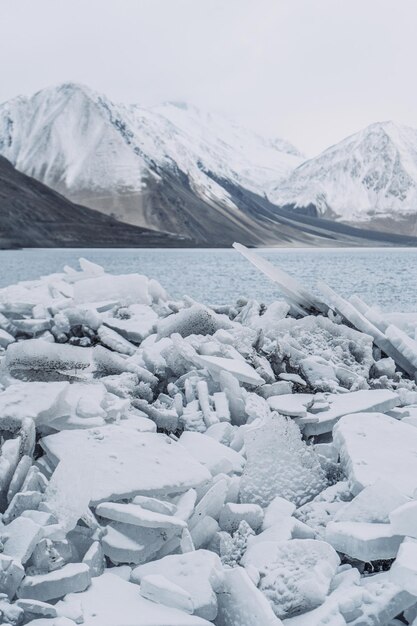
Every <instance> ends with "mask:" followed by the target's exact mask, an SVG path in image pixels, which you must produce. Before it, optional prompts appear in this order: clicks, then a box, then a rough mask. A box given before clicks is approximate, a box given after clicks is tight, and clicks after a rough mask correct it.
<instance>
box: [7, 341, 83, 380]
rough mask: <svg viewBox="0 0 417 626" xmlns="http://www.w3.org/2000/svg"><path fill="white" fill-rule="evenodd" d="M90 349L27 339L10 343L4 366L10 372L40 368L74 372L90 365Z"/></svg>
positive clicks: (50, 370) (52, 371)
mask: <svg viewBox="0 0 417 626" xmlns="http://www.w3.org/2000/svg"><path fill="white" fill-rule="evenodd" d="M90 362H91V350H90V349H89V348H80V347H77V346H71V345H69V344H58V343H49V342H47V341H43V340H42V339H27V340H26V341H19V342H18V343H12V344H10V346H9V347H8V348H7V351H6V359H5V363H6V366H7V367H8V368H9V370H11V371H12V372H14V371H15V370H16V371H22V370H35V371H36V370H42V371H45V372H48V373H50V374H53V373H54V372H56V370H62V371H65V372H68V373H70V372H72V373H73V374H76V373H77V372H78V371H79V370H84V369H86V368H87V367H89V366H90Z"/></svg>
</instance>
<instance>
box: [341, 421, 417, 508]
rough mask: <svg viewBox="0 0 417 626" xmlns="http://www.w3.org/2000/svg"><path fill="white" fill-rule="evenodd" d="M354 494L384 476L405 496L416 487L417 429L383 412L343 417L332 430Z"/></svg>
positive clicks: (410, 494)
mask: <svg viewBox="0 0 417 626" xmlns="http://www.w3.org/2000/svg"><path fill="white" fill-rule="evenodd" d="M333 436H334V444H335V446H336V447H337V449H338V450H339V454H340V460H341V464H342V467H343V469H344V471H345V473H346V475H347V476H348V478H349V482H350V489H351V491H352V493H354V494H358V493H359V492H360V491H362V489H364V488H365V487H367V486H369V485H372V484H374V483H375V482H376V481H377V480H379V479H382V480H384V481H385V482H387V483H389V484H390V485H392V486H393V487H394V488H395V489H397V490H398V491H399V492H400V493H402V494H403V495H405V496H409V497H412V496H413V494H414V491H415V489H416V488H417V456H416V450H417V429H416V428H414V426H409V425H408V424H403V423H402V422H401V421H398V420H396V419H394V418H392V417H388V416H387V415H383V414H382V413H357V414H355V415H346V416H344V417H342V418H341V420H340V421H339V423H338V424H336V426H335V428H334V430H333Z"/></svg>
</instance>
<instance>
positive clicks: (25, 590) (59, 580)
mask: <svg viewBox="0 0 417 626" xmlns="http://www.w3.org/2000/svg"><path fill="white" fill-rule="evenodd" d="M90 581H91V575H90V569H89V567H88V565H86V564H85V563H68V564H67V565H64V566H63V567H61V569H58V570H55V571H52V572H48V573H47V574H37V575H35V576H26V577H25V578H24V579H23V581H22V583H21V584H20V587H19V589H18V590H17V595H18V597H19V598H32V599H34V600H43V601H48V600H56V599H57V598H63V597H64V596H65V595H66V594H67V593H72V592H77V591H84V590H85V589H87V587H88V586H89V584H90Z"/></svg>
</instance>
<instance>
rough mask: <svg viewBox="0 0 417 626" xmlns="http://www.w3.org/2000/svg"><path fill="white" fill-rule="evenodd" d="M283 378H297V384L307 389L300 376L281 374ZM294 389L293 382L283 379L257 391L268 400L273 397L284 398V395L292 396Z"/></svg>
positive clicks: (263, 386)
mask: <svg viewBox="0 0 417 626" xmlns="http://www.w3.org/2000/svg"><path fill="white" fill-rule="evenodd" d="M281 376H295V377H296V378H297V381H294V382H297V383H298V384H300V385H301V386H303V387H305V385H306V383H305V381H304V380H303V379H302V378H301V376H299V375H298V374H280V375H279V378H281ZM292 388H293V384H292V381H291V380H286V379H283V380H279V381H277V382H275V383H272V384H270V385H262V387H260V388H259V389H258V390H257V393H258V394H259V395H260V396H262V398H266V399H267V398H270V397H271V396H282V395H283V394H290V393H292Z"/></svg>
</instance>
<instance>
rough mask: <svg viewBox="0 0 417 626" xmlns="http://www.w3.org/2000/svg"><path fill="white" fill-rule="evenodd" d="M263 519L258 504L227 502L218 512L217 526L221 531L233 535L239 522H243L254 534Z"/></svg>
mask: <svg viewBox="0 0 417 626" xmlns="http://www.w3.org/2000/svg"><path fill="white" fill-rule="evenodd" d="M263 519H264V512H263V510H262V508H261V507H260V506H259V504H235V503H233V502H228V503H227V504H225V505H224V506H223V508H222V510H221V512H220V517H219V525H220V528H221V530H224V531H226V532H228V533H230V534H233V533H234V532H236V530H237V529H238V528H239V525H240V522H241V521H242V520H244V521H245V522H246V523H247V524H249V526H250V527H251V528H252V530H254V531H255V532H256V531H258V530H259V529H260V528H261V526H262V522H263Z"/></svg>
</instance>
